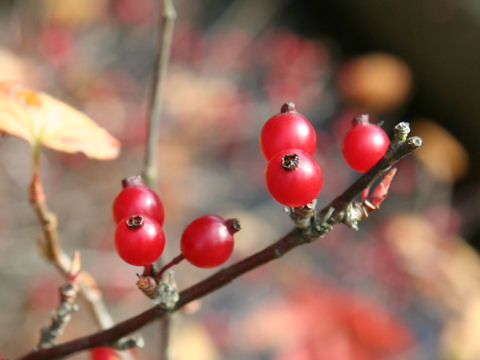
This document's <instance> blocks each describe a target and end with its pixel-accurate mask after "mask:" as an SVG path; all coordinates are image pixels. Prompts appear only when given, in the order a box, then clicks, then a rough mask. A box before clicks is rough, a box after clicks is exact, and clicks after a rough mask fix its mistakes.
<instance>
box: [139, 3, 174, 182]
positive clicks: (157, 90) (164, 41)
mask: <svg viewBox="0 0 480 360" xmlns="http://www.w3.org/2000/svg"><path fill="white" fill-rule="evenodd" d="M176 17H177V13H176V10H175V8H174V6H173V3H172V0H164V1H163V13H162V19H163V21H159V33H160V34H161V36H159V40H158V44H157V48H156V54H155V63H154V68H153V75H152V80H153V81H152V88H151V93H150V111H149V119H148V138H147V147H146V154H145V168H144V171H143V176H144V179H145V184H146V185H147V186H149V187H151V188H152V189H154V190H155V189H156V184H157V174H158V170H157V161H156V159H157V156H156V155H157V145H158V137H159V127H160V118H161V115H162V101H163V93H164V87H165V86H164V84H165V77H166V75H167V71H168V62H169V60H170V48H171V44H172V38H173V26H174V23H175V18H176Z"/></svg>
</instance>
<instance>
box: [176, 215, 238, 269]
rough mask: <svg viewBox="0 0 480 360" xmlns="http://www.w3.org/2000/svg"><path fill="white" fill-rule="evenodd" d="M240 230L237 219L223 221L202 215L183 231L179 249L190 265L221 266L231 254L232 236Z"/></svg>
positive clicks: (202, 266)
mask: <svg viewBox="0 0 480 360" xmlns="http://www.w3.org/2000/svg"><path fill="white" fill-rule="evenodd" d="M239 230H240V223H239V222H238V220H237V219H228V220H224V219H223V218H221V217H219V216H216V215H204V216H201V217H199V218H197V219H195V220H193V221H192V222H191V223H190V224H189V225H188V226H187V227H186V228H185V230H184V231H183V234H182V238H181V242H180V248H181V250H182V254H183V256H184V257H185V259H187V260H188V261H189V262H190V263H191V264H193V265H195V266H198V267H201V268H211V267H215V266H218V265H221V264H223V263H224V262H225V261H227V260H228V258H229V257H230V255H231V254H232V252H233V245H234V239H233V234H235V233H236V232H237V231H239Z"/></svg>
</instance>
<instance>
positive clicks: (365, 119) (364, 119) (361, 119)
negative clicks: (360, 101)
mask: <svg viewBox="0 0 480 360" xmlns="http://www.w3.org/2000/svg"><path fill="white" fill-rule="evenodd" d="M352 122H353V124H354V125H356V124H368V123H369V122H370V115H368V114H362V115H360V116H357V117H354V118H353V121H352Z"/></svg>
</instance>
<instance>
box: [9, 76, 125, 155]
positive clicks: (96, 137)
mask: <svg viewBox="0 0 480 360" xmlns="http://www.w3.org/2000/svg"><path fill="white" fill-rule="evenodd" d="M0 131H3V132H5V133H7V134H10V135H14V136H17V137H20V138H22V139H25V140H27V141H28V142H29V143H30V144H31V145H32V146H36V145H43V146H47V147H49V148H52V149H55V150H58V151H64V152H68V153H75V152H82V153H84V154H85V155H87V156H88V157H91V158H95V159H100V160H107V159H112V158H115V157H116V156H117V155H118V153H119V150H120V143H119V141H118V140H117V139H115V138H114V137H113V136H112V135H110V134H109V133H108V132H107V131H106V130H105V129H103V128H102V127H100V126H98V125H97V124H96V123H95V122H94V121H93V120H91V119H90V118H89V117H88V116H87V115H85V114H83V113H82V112H80V111H78V110H76V109H74V108H73V107H71V106H69V105H67V104H65V103H63V102H61V101H60V100H57V99H55V98H53V97H51V96H49V95H47V94H45V93H43V92H36V91H33V90H30V89H28V88H26V87H24V86H22V85H20V84H18V83H13V82H0Z"/></svg>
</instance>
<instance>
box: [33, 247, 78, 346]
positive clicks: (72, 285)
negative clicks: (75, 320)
mask: <svg viewBox="0 0 480 360" xmlns="http://www.w3.org/2000/svg"><path fill="white" fill-rule="evenodd" d="M79 274H80V253H79V252H75V254H74V256H73V260H72V268H71V269H70V271H69V273H68V275H67V283H65V284H63V285H62V286H61V287H60V289H59V293H60V305H59V306H58V307H57V308H56V309H55V311H54V312H53V313H52V321H51V323H50V326H46V327H44V328H42V331H41V333H40V342H39V344H38V346H37V349H44V348H49V347H52V346H54V345H55V344H56V341H57V338H58V337H59V336H60V335H62V333H63V330H64V329H65V327H66V326H67V325H68V323H69V322H70V319H71V318H72V315H71V314H72V313H73V312H75V311H78V305H77V304H76V303H75V301H76V299H77V293H78V285H77V280H78V275H79Z"/></svg>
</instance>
